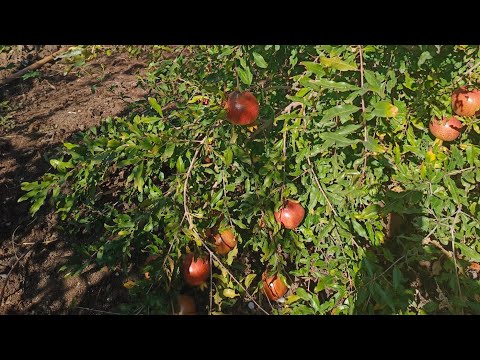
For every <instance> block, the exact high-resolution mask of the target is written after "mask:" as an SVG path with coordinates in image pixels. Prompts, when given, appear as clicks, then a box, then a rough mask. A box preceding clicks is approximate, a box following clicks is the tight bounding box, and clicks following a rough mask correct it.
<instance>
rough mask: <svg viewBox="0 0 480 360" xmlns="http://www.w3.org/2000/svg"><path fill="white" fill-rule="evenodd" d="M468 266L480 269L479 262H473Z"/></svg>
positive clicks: (472, 268)
mask: <svg viewBox="0 0 480 360" xmlns="http://www.w3.org/2000/svg"><path fill="white" fill-rule="evenodd" d="M469 268H470V269H471V270H474V271H480V264H478V263H476V262H473V263H471V264H470V266H469Z"/></svg>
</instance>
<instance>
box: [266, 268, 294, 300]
mask: <svg viewBox="0 0 480 360" xmlns="http://www.w3.org/2000/svg"><path fill="white" fill-rule="evenodd" d="M262 281H263V291H264V292H265V294H266V295H267V296H268V298H269V299H270V300H273V301H277V300H278V299H280V298H282V297H283V295H285V294H286V292H287V291H288V287H287V285H285V283H284V282H283V280H282V279H281V278H280V277H279V276H278V274H277V275H273V276H270V277H267V273H266V272H264V273H263V275H262Z"/></svg>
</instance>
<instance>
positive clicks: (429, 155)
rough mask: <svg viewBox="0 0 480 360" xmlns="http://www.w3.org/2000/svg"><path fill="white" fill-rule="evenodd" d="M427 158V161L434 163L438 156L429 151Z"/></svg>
mask: <svg viewBox="0 0 480 360" xmlns="http://www.w3.org/2000/svg"><path fill="white" fill-rule="evenodd" d="M425 158H426V159H427V161H429V162H433V161H435V159H436V158H437V156H436V155H435V154H434V153H433V152H432V150H428V151H427V154H426V156H425Z"/></svg>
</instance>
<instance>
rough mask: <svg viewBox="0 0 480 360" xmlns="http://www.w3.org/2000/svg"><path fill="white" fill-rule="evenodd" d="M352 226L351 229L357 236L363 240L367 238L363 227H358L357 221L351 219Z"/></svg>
mask: <svg viewBox="0 0 480 360" xmlns="http://www.w3.org/2000/svg"><path fill="white" fill-rule="evenodd" d="M352 225H353V229H354V230H355V232H356V233H357V234H358V235H360V236H361V237H363V238H365V239H367V238H368V235H367V232H366V231H365V229H364V228H363V226H362V225H360V223H359V222H358V221H356V220H353V219H352Z"/></svg>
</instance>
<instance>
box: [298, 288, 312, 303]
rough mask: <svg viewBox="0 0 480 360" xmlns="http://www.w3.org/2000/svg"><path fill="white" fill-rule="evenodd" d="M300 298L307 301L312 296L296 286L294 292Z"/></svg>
mask: <svg viewBox="0 0 480 360" xmlns="http://www.w3.org/2000/svg"><path fill="white" fill-rule="evenodd" d="M295 293H296V294H297V295H298V296H300V298H301V299H302V300H306V301H309V300H310V298H311V297H312V296H311V295H310V294H308V293H307V292H306V291H305V290H304V289H302V288H298V289H297V291H296V292H295Z"/></svg>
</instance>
